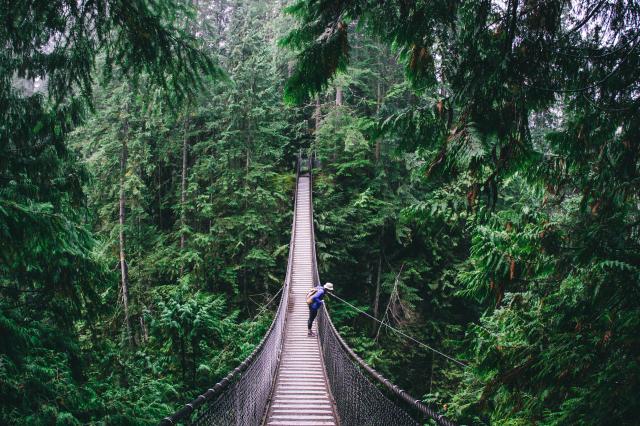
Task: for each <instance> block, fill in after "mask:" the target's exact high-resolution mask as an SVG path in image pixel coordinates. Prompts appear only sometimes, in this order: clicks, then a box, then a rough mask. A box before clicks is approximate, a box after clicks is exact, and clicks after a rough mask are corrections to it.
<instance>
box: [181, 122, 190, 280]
mask: <svg viewBox="0 0 640 426" xmlns="http://www.w3.org/2000/svg"><path fill="white" fill-rule="evenodd" d="M187 114H188V112H187ZM188 134H189V117H188V115H187V116H186V117H185V119H184V136H183V138H182V176H181V178H180V253H182V251H183V250H184V242H185V234H184V227H185V224H186V201H187V162H188V156H189V136H188ZM183 273H184V263H181V264H180V276H182V275H183Z"/></svg>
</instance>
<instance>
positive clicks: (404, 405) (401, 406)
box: [310, 170, 455, 426]
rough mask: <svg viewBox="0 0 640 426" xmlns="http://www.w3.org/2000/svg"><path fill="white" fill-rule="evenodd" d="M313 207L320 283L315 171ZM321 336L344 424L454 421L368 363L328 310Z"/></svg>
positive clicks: (373, 425)
mask: <svg viewBox="0 0 640 426" xmlns="http://www.w3.org/2000/svg"><path fill="white" fill-rule="evenodd" d="M310 179H311V180H310V187H311V188H312V190H311V191H310V204H311V206H310V209H311V210H310V211H311V215H310V217H311V238H312V244H311V246H312V250H313V253H312V257H311V258H312V264H313V266H312V267H313V273H314V281H315V283H316V284H320V274H319V272H318V264H317V257H316V247H315V242H316V239H315V227H314V223H313V173H312V170H311V171H310ZM317 322H318V336H319V338H320V346H321V350H322V356H323V359H324V364H325V370H326V376H327V379H328V381H329V387H330V389H331V393H332V396H333V399H334V401H335V403H336V409H337V412H338V417H339V419H340V424H341V425H342V426H359V425H367V426H377V425H380V426H389V425H398V426H400V425H420V424H423V423H424V421H426V420H428V419H431V420H433V421H435V422H436V423H437V424H438V425H441V426H455V423H454V422H452V421H451V420H449V419H447V418H445V417H444V416H442V415H440V414H438V413H437V412H436V411H435V410H433V409H432V408H431V407H429V406H427V405H425V404H424V403H422V402H421V401H420V400H417V399H415V398H413V397H412V396H411V395H409V394H408V393H407V392H405V391H404V390H402V389H400V388H399V387H397V386H396V385H394V384H393V383H391V382H390V381H389V380H388V379H386V378H384V377H383V376H382V375H381V374H380V373H378V372H377V371H376V370H374V369H373V368H372V367H371V366H369V365H368V364H367V363H365V362H364V361H363V360H362V358H360V357H359V356H358V355H357V354H356V353H355V352H354V351H353V350H352V349H351V348H350V347H349V345H347V343H346V342H345V341H344V339H343V338H342V337H341V336H340V334H339V333H338V331H337V330H336V328H335V326H334V325H333V322H332V321H331V317H330V315H329V312H328V311H327V309H326V307H325V309H322V310H321V311H320V313H319V314H318V319H317Z"/></svg>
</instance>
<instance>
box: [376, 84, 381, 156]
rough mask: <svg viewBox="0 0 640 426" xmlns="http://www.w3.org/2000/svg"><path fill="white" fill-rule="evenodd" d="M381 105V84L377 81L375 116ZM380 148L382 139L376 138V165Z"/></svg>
mask: <svg viewBox="0 0 640 426" xmlns="http://www.w3.org/2000/svg"><path fill="white" fill-rule="evenodd" d="M381 105H382V84H381V83H380V80H378V87H377V90H376V115H378V114H379V113H380V106H381ZM381 148H382V138H381V137H378V138H377V139H376V152H375V156H376V163H378V162H379V161H380V151H381Z"/></svg>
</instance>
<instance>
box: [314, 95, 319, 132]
mask: <svg viewBox="0 0 640 426" xmlns="http://www.w3.org/2000/svg"><path fill="white" fill-rule="evenodd" d="M313 115H314V116H315V119H316V125H315V129H314V132H315V133H316V134H317V133H318V129H319V128H320V95H317V96H316V110H315V112H314V113H313Z"/></svg>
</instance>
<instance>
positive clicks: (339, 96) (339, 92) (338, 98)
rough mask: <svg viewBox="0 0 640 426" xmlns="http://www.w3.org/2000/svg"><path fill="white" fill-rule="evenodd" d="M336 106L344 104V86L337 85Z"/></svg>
mask: <svg viewBox="0 0 640 426" xmlns="http://www.w3.org/2000/svg"><path fill="white" fill-rule="evenodd" d="M336 106H342V87H341V86H337V87H336Z"/></svg>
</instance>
